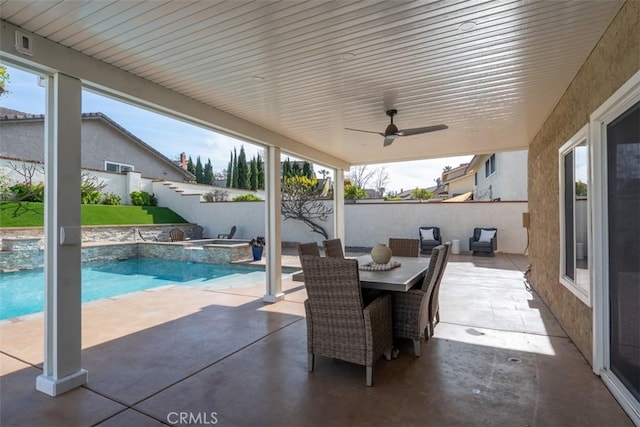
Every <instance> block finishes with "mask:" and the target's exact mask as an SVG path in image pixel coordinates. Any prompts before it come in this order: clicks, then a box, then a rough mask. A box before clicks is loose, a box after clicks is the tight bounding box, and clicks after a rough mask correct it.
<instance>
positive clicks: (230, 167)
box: [227, 152, 233, 188]
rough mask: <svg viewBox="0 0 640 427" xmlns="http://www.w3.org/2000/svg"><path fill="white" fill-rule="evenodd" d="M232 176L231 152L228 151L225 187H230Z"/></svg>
mask: <svg viewBox="0 0 640 427" xmlns="http://www.w3.org/2000/svg"><path fill="white" fill-rule="evenodd" d="M232 177H233V153H231V152H230V156H229V165H228V166H227V188H229V187H231V178H232Z"/></svg>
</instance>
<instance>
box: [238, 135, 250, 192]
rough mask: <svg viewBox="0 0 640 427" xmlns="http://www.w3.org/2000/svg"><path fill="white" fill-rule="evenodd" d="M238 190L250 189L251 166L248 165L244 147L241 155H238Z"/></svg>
mask: <svg viewBox="0 0 640 427" xmlns="http://www.w3.org/2000/svg"><path fill="white" fill-rule="evenodd" d="M238 188H244V189H248V188H249V165H247V155H246V154H245V152H244V145H243V146H241V147H240V154H239V155H238Z"/></svg>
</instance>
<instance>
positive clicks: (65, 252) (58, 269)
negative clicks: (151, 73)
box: [36, 73, 87, 396]
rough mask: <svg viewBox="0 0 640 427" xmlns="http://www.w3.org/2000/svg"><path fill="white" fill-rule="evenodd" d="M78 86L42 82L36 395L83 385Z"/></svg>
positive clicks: (57, 78)
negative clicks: (41, 270) (41, 318)
mask: <svg viewBox="0 0 640 427" xmlns="http://www.w3.org/2000/svg"><path fill="white" fill-rule="evenodd" d="M81 91H82V85H81V83H80V80H78V79H75V78H72V77H69V76H66V75H64V74H60V73H58V74H55V75H54V76H53V77H50V78H49V79H48V84H47V111H46V116H45V117H46V118H45V159H46V162H45V175H46V185H45V290H46V301H45V310H44V315H45V336H44V341H45V342H44V344H45V348H44V367H43V373H42V375H40V376H38V378H37V379H36V389H37V390H39V391H41V392H43V393H46V394H48V395H50V396H57V395H59V394H62V393H64V392H66V391H68V390H71V389H73V388H76V387H79V386H81V385H82V384H85V383H86V382H87V371H85V370H84V369H82V368H81V367H80V363H81V353H82V343H81V332H82V325H81V300H80V297H81V289H80V285H81V278H80V266H81V260H80V259H81V256H80V249H81V247H80V245H81V240H82V239H81V229H80V173H81V172H80V123H81Z"/></svg>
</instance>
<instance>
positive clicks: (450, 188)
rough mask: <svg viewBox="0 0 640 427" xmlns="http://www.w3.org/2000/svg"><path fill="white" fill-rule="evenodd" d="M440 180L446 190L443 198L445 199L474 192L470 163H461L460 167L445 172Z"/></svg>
mask: <svg viewBox="0 0 640 427" xmlns="http://www.w3.org/2000/svg"><path fill="white" fill-rule="evenodd" d="M440 179H441V181H442V185H443V186H444V188H445V190H446V193H445V194H444V197H443V198H445V199H450V198H452V197H456V196H460V195H462V194H465V193H469V192H471V191H473V186H474V182H473V173H469V163H461V164H460V166H457V167H455V168H452V169H450V170H448V171H443V172H442V176H441V178H440Z"/></svg>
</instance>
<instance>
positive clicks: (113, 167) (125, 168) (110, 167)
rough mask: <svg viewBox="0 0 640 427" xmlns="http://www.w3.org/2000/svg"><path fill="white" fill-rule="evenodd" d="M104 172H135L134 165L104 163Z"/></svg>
mask: <svg viewBox="0 0 640 427" xmlns="http://www.w3.org/2000/svg"><path fill="white" fill-rule="evenodd" d="M104 170H106V171H108V172H129V171H132V170H133V165H126V164H124V163H116V162H107V161H105V162H104Z"/></svg>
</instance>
